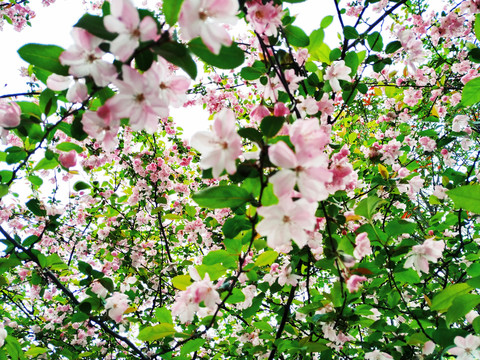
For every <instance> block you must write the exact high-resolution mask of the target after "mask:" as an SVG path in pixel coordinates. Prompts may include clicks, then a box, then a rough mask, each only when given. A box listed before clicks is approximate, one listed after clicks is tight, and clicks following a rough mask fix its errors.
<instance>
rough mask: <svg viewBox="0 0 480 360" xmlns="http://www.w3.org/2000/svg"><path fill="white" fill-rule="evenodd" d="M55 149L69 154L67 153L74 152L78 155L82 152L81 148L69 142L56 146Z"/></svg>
mask: <svg viewBox="0 0 480 360" xmlns="http://www.w3.org/2000/svg"><path fill="white" fill-rule="evenodd" d="M56 147H57V149H58V150H60V151H66V152H69V151H72V150H75V151H76V152H77V153H79V154H81V153H82V152H83V148H82V147H81V146H79V145H77V144H74V143H71V142H63V143H61V144H58V145H57V146H56Z"/></svg>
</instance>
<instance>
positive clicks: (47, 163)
mask: <svg viewBox="0 0 480 360" xmlns="http://www.w3.org/2000/svg"><path fill="white" fill-rule="evenodd" d="M57 166H58V161H57V159H55V158H52V159H47V158H43V159H42V160H40V161H39V162H38V163H37V165H35V167H34V168H33V170H35V171H37V170H50V169H55V168H56V167H57Z"/></svg>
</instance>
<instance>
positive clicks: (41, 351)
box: [25, 346, 48, 356]
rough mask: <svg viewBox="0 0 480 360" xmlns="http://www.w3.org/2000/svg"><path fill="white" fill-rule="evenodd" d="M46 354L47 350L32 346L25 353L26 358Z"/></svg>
mask: <svg viewBox="0 0 480 360" xmlns="http://www.w3.org/2000/svg"><path fill="white" fill-rule="evenodd" d="M46 352H48V349H47V348H42V347H36V346H33V347H31V348H30V349H28V350H27V351H26V352H25V355H27V356H37V355H41V354H45V353H46Z"/></svg>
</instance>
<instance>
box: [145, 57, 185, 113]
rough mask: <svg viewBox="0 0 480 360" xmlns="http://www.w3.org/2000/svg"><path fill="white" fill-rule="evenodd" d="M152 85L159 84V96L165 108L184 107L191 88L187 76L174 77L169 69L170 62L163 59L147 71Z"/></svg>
mask: <svg viewBox="0 0 480 360" xmlns="http://www.w3.org/2000/svg"><path fill="white" fill-rule="evenodd" d="M147 76H148V77H149V78H150V79H151V81H152V83H154V84H158V96H159V97H160V99H162V100H163V101H164V107H165V108H168V106H169V105H171V106H175V107H179V106H181V105H183V103H184V102H185V100H186V98H187V96H186V92H187V90H188V87H189V86H190V80H189V79H187V78H186V77H185V76H179V75H172V74H171V72H170V70H169V69H168V62H167V61H166V60H164V59H162V58H160V59H159V60H158V61H156V62H154V63H153V64H152V66H151V67H150V69H148V71H147Z"/></svg>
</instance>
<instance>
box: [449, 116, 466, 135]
mask: <svg viewBox="0 0 480 360" xmlns="http://www.w3.org/2000/svg"><path fill="white" fill-rule="evenodd" d="M467 126H468V116H466V115H457V116H455V117H454V118H453V121H452V130H453V131H455V132H460V131H464V130H465V128H466V127H467Z"/></svg>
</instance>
